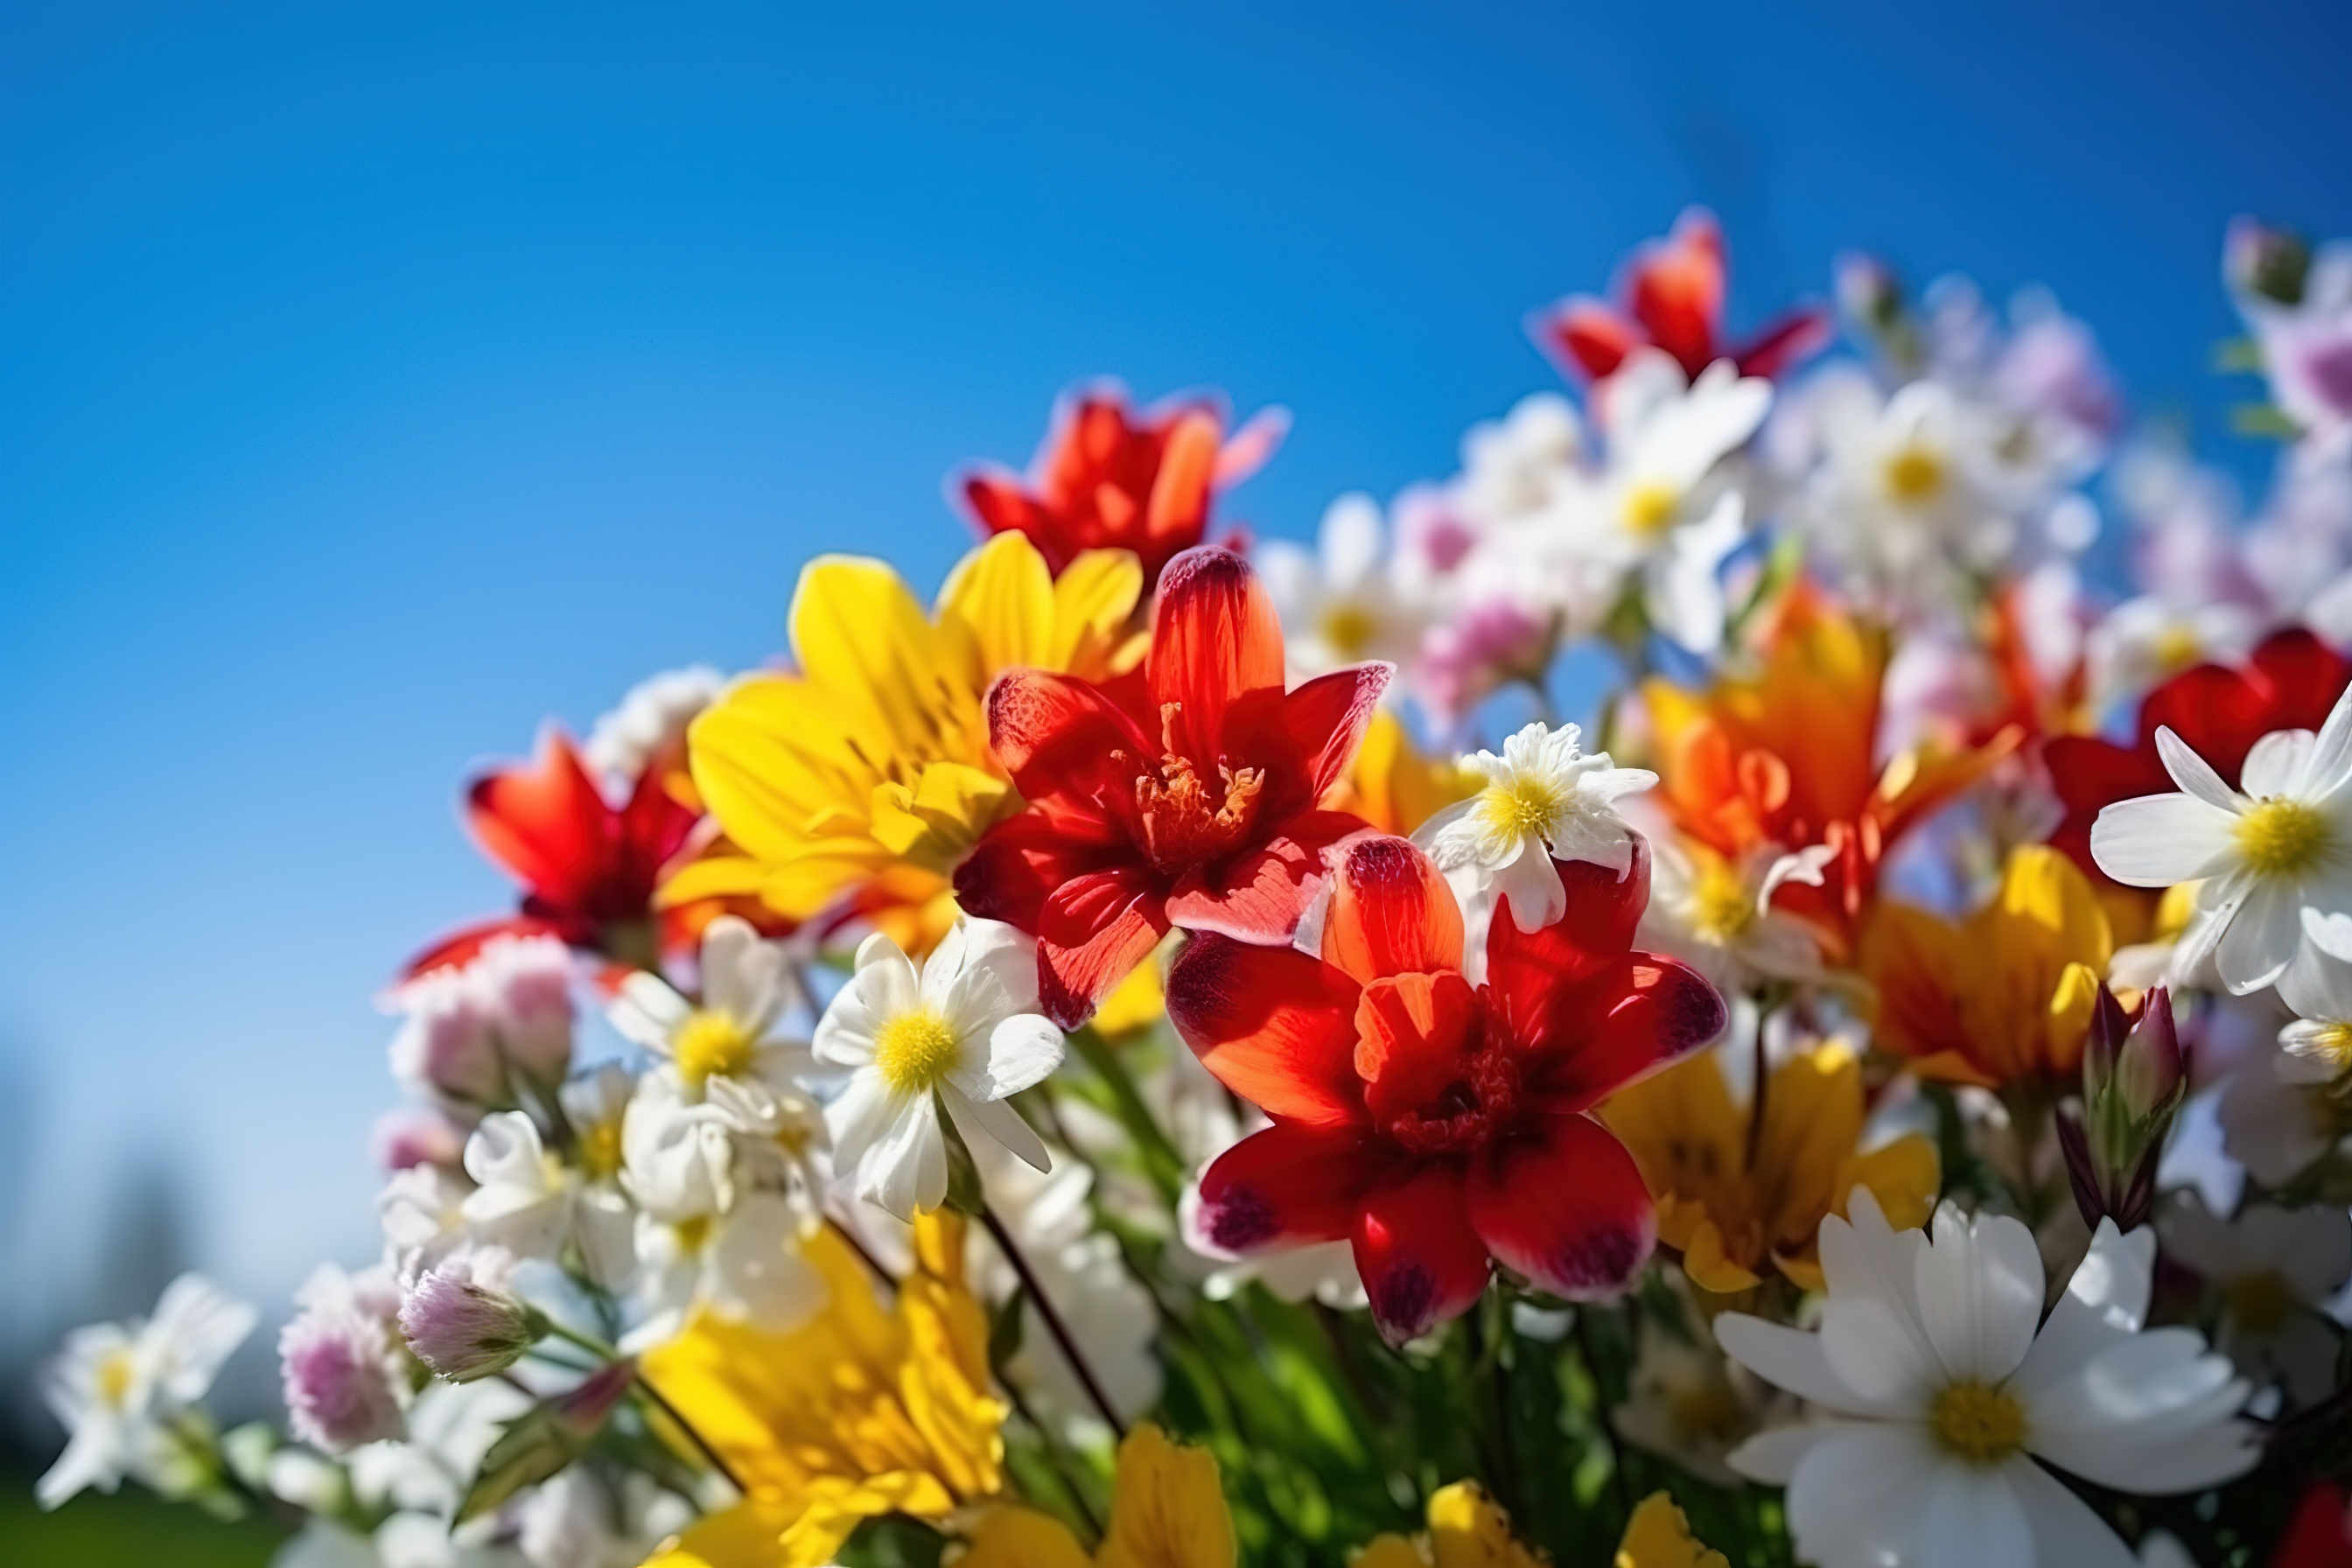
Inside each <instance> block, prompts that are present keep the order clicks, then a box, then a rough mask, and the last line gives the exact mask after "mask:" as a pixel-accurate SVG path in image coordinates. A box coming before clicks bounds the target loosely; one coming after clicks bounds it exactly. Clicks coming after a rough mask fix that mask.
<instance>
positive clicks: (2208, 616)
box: [2083, 594, 2263, 713]
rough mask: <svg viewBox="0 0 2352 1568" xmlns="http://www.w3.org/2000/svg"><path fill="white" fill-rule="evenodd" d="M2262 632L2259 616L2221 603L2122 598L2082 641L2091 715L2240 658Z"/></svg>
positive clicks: (2149, 597) (2145, 597) (2241, 607)
mask: <svg viewBox="0 0 2352 1568" xmlns="http://www.w3.org/2000/svg"><path fill="white" fill-rule="evenodd" d="M2262 632H2263V617H2262V616H2259V615H2258V614H2256V613H2255V612H2254V611H2253V610H2252V609H2251V608H2249V607H2248V606H2246V605H2235V604H2231V603H2229V602H2228V601H2226V600H2221V601H2210V600H2204V599H2200V600H2197V601H2194V602H2191V603H2188V604H2174V603H2172V602H2170V601H2169V600H2166V599H2162V598H2159V597H2158V596H2157V595H2153V594H2144V595H2140V596H2139V597H2138V598H2137V599H2126V601H2124V602H2123V603H2122V604H2120V605H2116V607H2115V608H2114V609H2112V610H2110V611H2108V612H2107V614H2106V616H2105V618H2104V619H2102V620H2101V621H2100V622H2099V623H2098V624H2097V625H2096V626H2093V627H2092V628H2091V630H2090V632H2089V634H2088V635H2087V637H2085V638H2084V649H2083V651H2084V658H2085V660H2086V662H2087V666H2088V671H2089V678H2090V680H2089V684H2090V696H2089V702H2090V709H2091V711H2092V712H2094V713H2104V712H2105V711H2106V710H2108V709H2109V708H2110V707H2112V706H2113V705H2115V704H2116V703H2117V702H2120V701H2123V700H2126V699H2129V698H2133V697H2137V696H2138V695H2139V694H2140V693H2142V692H2144V691H2146V690H2147V689H2148V688H2150V687H2152V686H2154V685H2156V684H2157V683H2158V681H2160V680H2163V679H2166V678H2167V677H2168V676H2174V675H2178V674H2179V673H2180V672H2181V671H2182V670H2184V669H2187V668H2189V667H2190V666H2191V665H2196V664H2209V663H2232V662H2235V661H2237V660H2240V659H2242V658H2244V657H2245V655H2246V654H2247V653H2248V652H2249V651H2250V650H2252V647H2253V646H2254V639H2255V638H2257V637H2260V636H2261V635H2262Z"/></svg>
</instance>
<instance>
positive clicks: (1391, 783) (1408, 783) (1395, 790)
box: [1333, 708, 1482, 837]
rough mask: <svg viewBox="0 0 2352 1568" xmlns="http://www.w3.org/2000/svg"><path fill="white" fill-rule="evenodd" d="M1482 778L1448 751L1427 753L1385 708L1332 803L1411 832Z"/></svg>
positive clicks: (1388, 829)
mask: <svg viewBox="0 0 2352 1568" xmlns="http://www.w3.org/2000/svg"><path fill="white" fill-rule="evenodd" d="M1481 782H1482V781H1481V780H1479V779H1478V777H1477V776H1476V775H1475V774H1473V773H1465V771H1464V770H1463V767H1462V764H1461V763H1458V762H1455V761H1454V760H1453V759H1452V758H1450V757H1444V756H1437V757H1429V756H1423V754H1422V752H1421V751H1420V749H1419V748H1418V747H1416V746H1414V745H1413V743H1412V736H1411V735H1410V734H1408V733H1407V732H1406V731H1405V727H1404V724H1403V722H1402V721H1401V720H1399V719H1398V718H1397V716H1396V715H1395V714H1393V713H1391V712H1390V711H1389V710H1387V709H1385V708H1383V709H1381V710H1380V711H1378V712H1376V713H1374V714H1373V715H1372V721H1371V722H1370V724H1369V725H1367V726H1365V729H1364V743H1363V744H1362V745H1361V746H1359V747H1358V748H1357V749H1356V761H1355V764H1354V765H1353V766H1352V767H1350V768H1349V770H1348V776H1347V779H1346V781H1345V783H1344V784H1343V786H1342V787H1343V790H1344V793H1343V794H1342V795H1340V797H1339V799H1338V800H1337V801H1335V802H1334V803H1333V807H1334V809H1336V810H1339V811H1352V812H1354V813H1355V814H1356V815H1357V816H1360V817H1362V818H1363V819H1364V820H1365V821H1366V822H1369V823H1370V824H1371V825H1372V826H1374V827H1377V828H1379V829H1380V830H1381V832H1382V833H1394V834H1397V835H1399V836H1401V837H1410V836H1411V835H1412V830H1413V829H1414V828H1416V827H1419V826H1421V825H1422V824H1423V823H1424V822H1427V821H1428V820H1429V819H1430V818H1431V817H1433V816H1436V815H1437V814H1438V813H1439V812H1440V811H1443V810H1444V808H1445V807H1447V806H1449V805H1453V804H1454V802H1455V801H1457V800H1467V799H1469V798H1470V797H1471V796H1472V795H1475V794H1476V793H1477V786H1478V784H1480V783H1481Z"/></svg>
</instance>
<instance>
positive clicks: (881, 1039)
mask: <svg viewBox="0 0 2352 1568" xmlns="http://www.w3.org/2000/svg"><path fill="white" fill-rule="evenodd" d="M955 1059H956V1037H955V1031H954V1030H953V1029H950V1028H949V1027H948V1023H947V1020H946V1019H944V1018H942V1017H940V1016H939V1015H938V1014H937V1013H934V1012H932V1011H930V1010H929V1008H925V1009H923V1010H922V1011H920V1012H916V1013H901V1014H899V1015H898V1016H897V1017H895V1018H893V1019H891V1020H890V1021H889V1022H888V1023H887V1024H885V1025H883V1026H882V1032H881V1034H879V1035H878V1036H877V1037H875V1040H874V1068H875V1070H876V1071H877V1072H878V1073H880V1074H881V1075H882V1081H883V1082H884V1083H887V1084H888V1085H889V1086H890V1087H891V1088H892V1089H896V1090H898V1092H899V1093H900V1094H923V1093H927V1092H929V1090H931V1089H936V1088H938V1087H939V1084H940V1079H944V1078H945V1077H947V1075H948V1068H951V1067H953V1066H954V1065H955Z"/></svg>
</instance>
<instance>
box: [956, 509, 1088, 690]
mask: <svg viewBox="0 0 2352 1568" xmlns="http://www.w3.org/2000/svg"><path fill="white" fill-rule="evenodd" d="M940 626H941V627H942V628H943V629H947V630H949V631H950V632H953V631H959V630H960V631H961V633H962V634H963V635H965V636H967V637H970V639H971V651H972V655H973V657H975V658H977V660H978V665H977V668H979V669H980V670H982V671H983V672H987V673H990V674H992V673H993V672H994V671H996V670H1000V669H1011V668H1014V667H1016V666H1022V665H1027V666H1034V667H1036V668H1046V669H1050V668H1059V664H1060V661H1059V660H1058V659H1056V658H1055V648H1054V640H1055V639H1054V633H1055V611H1054V574H1052V573H1051V572H1049V571H1047V570H1046V568H1045V557H1044V556H1043V555H1040V554H1039V553H1038V552H1037V547H1036V546H1035V545H1034V544H1032V543H1030V542H1029V538H1028V536H1027V535H1026V534H1023V533H1000V534H997V535H995V536H994V537H992V539H990V540H989V541H988V542H986V543H985V544H982V545H981V546H980V547H979V548H978V549H976V550H973V551H972V552H971V553H969V554H967V555H966V556H965V557H964V558H963V559H962V560H961V561H959V562H957V563H956V565H955V570H954V571H952V572H950V573H949V574H948V580H947V581H946V582H945V583H944V584H940ZM982 679H983V680H984V679H986V675H985V674H984V675H983V677H982Z"/></svg>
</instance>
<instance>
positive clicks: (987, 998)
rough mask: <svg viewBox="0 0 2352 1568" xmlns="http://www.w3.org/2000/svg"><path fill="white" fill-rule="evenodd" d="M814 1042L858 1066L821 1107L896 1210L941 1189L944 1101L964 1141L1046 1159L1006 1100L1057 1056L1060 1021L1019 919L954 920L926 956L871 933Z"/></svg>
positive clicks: (1041, 1075)
mask: <svg viewBox="0 0 2352 1568" xmlns="http://www.w3.org/2000/svg"><path fill="white" fill-rule="evenodd" d="M815 1047H816V1057H817V1059H818V1060H819V1061H822V1062H827V1063H830V1064H832V1065H834V1066H836V1067H845V1068H850V1069H851V1071H850V1074H849V1081H848V1084H847V1085H846V1087H845V1088H844V1089H842V1091H841V1093H840V1095H839V1097H838V1098H836V1099H835V1100H834V1101H833V1103H832V1104H831V1105H829V1106H827V1107H826V1108H825V1123H826V1125H827V1126H828V1127H829V1128H830V1129H831V1131H832V1133H833V1145H834V1168H835V1171H836V1172H837V1173H841V1174H842V1175H844V1176H845V1178H846V1179H847V1180H848V1181H849V1182H850V1184H851V1185H852V1186H853V1188H854V1190H855V1191H856V1194H857V1195H858V1196H859V1197H861V1198H865V1199H866V1200H868V1201H870V1202H873V1203H877V1204H879V1205H882V1206H883V1207H884V1208H886V1209H887V1210H889V1211H890V1212H891V1213H892V1214H894V1215H898V1217H899V1218H900V1219H911V1218H912V1217H913V1216H914V1215H916V1214H917V1213H925V1214H928V1213H929V1212H930V1211H931V1210H933V1209H936V1208H938V1207H939V1206H940V1204H942V1203H944V1202H945V1201H946V1200H947V1195H948V1149H947V1137H946V1134H945V1132H944V1131H942V1130H941V1128H940V1104H941V1103H942V1102H944V1103H945V1104H946V1107H947V1112H948V1115H949V1116H950V1117H951V1118H953V1119H954V1121H955V1125H956V1130H957V1131H959V1132H961V1133H962V1134H963V1137H964V1140H965V1142H967V1143H976V1142H981V1141H982V1138H983V1137H985V1138H986V1139H987V1140H988V1141H990V1142H997V1143H1002V1144H1003V1145H1004V1146H1005V1147H1006V1148H1007V1149H1010V1150H1012V1151H1013V1152H1014V1153H1015V1154H1018V1155H1019V1156H1021V1158H1022V1159H1024V1160H1026V1161H1027V1162H1028V1163H1030V1164H1032V1165H1034V1166H1035V1167H1036V1168H1037V1169H1039V1170H1041V1171H1044V1170H1049V1169H1051V1168H1052V1165H1053V1160H1052V1157H1051V1156H1050V1155H1048V1154H1047V1153H1046V1152H1045V1143H1044V1142H1043V1141H1042V1140H1040V1139H1039V1138H1038V1136H1037V1134H1036V1133H1035V1132H1034V1131H1033V1130H1031V1128H1030V1126H1029V1124H1028V1123H1027V1122H1026V1121H1023V1120H1022V1119H1021V1113H1020V1112H1019V1111H1018V1110H1014V1109H1013V1106H1012V1104H1011V1103H1010V1101H1011V1099H1012V1097H1013V1095H1015V1094H1018V1093H1019V1092H1021V1090H1023V1089H1027V1088H1029V1087H1030V1086H1031V1085H1033V1084H1035V1083H1038V1082H1040V1081H1042V1080H1043V1079H1045V1076H1046V1075H1047V1074H1048V1073H1050V1072H1052V1071H1053V1070H1054V1069H1055V1068H1056V1067H1058V1066H1060V1065H1061V1061H1062V1049H1063V1039H1062V1031H1061V1030H1059V1029H1057V1028H1055V1026H1054V1024H1053V1021H1052V1020H1051V1019H1049V1018H1047V1017H1045V1016H1044V1015H1042V1014H1040V1013H1039V1012H1038V1011H1037V950H1036V946H1035V944H1034V942H1032V941H1031V940H1030V939H1029V938H1028V937H1026V936H1024V935H1022V934H1021V933H1020V932H1019V931H1015V930H1013V928H1012V927H1011V926H1008V925H1006V924H1004V923H1003V922H1002V921H980V920H970V919H965V920H961V921H957V922H956V924H955V925H954V926H953V927H952V928H951V929H950V931H948V934H947V936H946V937H945V938H944V939H942V940H941V941H940V945H939V947H938V948H937V949H936V950H934V951H933V952H932V953H931V956H930V957H929V960H927V961H926V962H925V963H922V964H921V965H920V966H918V965H917V963H915V961H914V960H912V959H910V958H908V956H907V955H906V953H905V952H902V951H901V950H900V949H899V946H898V943H897V942H893V941H891V940H890V939H889V938H888V937H887V936H885V935H883V934H882V933H881V932H879V931H877V932H876V933H875V934H874V935H872V936H869V937H867V938H866V941H865V942H863V943H862V944H860V946H859V947H858V949H857V963H856V973H853V974H852V975H851V976H850V977H849V983H848V984H845V985H844V986H843V987H842V988H841V990H840V992H839V993H838V994H835V997H834V999H833V1002H832V1004H831V1005H829V1006H827V1007H826V1008H825V1011H824V1018H823V1019H822V1020H820V1021H819V1022H818V1024H817V1026H816V1041H815Z"/></svg>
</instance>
